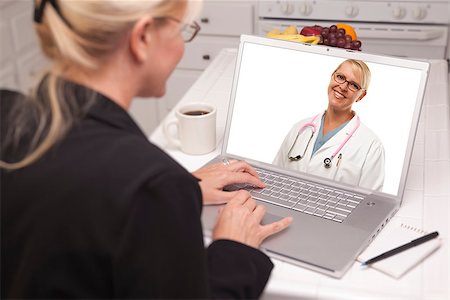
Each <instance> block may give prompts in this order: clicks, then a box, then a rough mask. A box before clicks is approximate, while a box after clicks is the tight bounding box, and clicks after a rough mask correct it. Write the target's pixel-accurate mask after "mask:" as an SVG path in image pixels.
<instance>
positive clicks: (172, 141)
mask: <svg viewBox="0 0 450 300" xmlns="http://www.w3.org/2000/svg"><path fill="white" fill-rule="evenodd" d="M174 125H175V126H176V127H177V133H178V132H180V131H179V130H180V127H179V126H180V125H179V122H178V120H176V119H173V120H171V121H167V122H166V123H165V124H164V126H163V131H164V135H165V136H166V138H167V141H168V142H169V144H170V145H172V146H175V147H178V148H180V147H181V141H180V139H179V138H177V137H174V136H173V135H172V134H171V133H170V130H169V129H170V127H172V126H174Z"/></svg>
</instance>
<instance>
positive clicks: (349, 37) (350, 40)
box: [345, 34, 352, 43]
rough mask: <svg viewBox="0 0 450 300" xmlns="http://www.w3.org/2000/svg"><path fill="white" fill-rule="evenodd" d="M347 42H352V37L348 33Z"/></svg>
mask: <svg viewBox="0 0 450 300" xmlns="http://www.w3.org/2000/svg"><path fill="white" fill-rule="evenodd" d="M345 42H346V43H351V42H352V37H351V36H350V35H348V34H346V35H345Z"/></svg>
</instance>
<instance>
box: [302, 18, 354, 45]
mask: <svg viewBox="0 0 450 300" xmlns="http://www.w3.org/2000/svg"><path fill="white" fill-rule="evenodd" d="M300 34H301V35H304V36H312V35H313V36H320V41H319V45H326V46H332V47H338V48H344V49H351V50H358V51H361V46H362V43H361V41H360V40H358V36H357V35H356V31H355V29H354V28H353V27H352V26H350V25H348V24H344V23H341V24H335V25H331V26H330V27H323V26H320V25H314V26H306V27H303V29H302V30H301V31H300Z"/></svg>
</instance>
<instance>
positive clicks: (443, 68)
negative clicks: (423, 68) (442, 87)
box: [428, 60, 448, 84]
mask: <svg viewBox="0 0 450 300" xmlns="http://www.w3.org/2000/svg"><path fill="white" fill-rule="evenodd" d="M447 81H448V64H447V62H446V61H444V60H432V61H431V64H430V72H429V76H428V83H429V84H433V83H443V82H447Z"/></svg>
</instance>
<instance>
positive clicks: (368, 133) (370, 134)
mask: <svg viewBox="0 0 450 300" xmlns="http://www.w3.org/2000/svg"><path fill="white" fill-rule="evenodd" d="M357 131H359V134H358V136H359V137H360V138H363V139H365V140H366V141H367V140H370V141H371V142H372V143H376V144H379V145H381V146H382V142H381V140H380V138H379V137H378V135H377V134H376V133H375V132H374V131H373V130H372V129H370V128H369V127H368V126H367V125H365V124H364V123H363V122H361V123H360V125H359V128H358V130H357Z"/></svg>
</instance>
